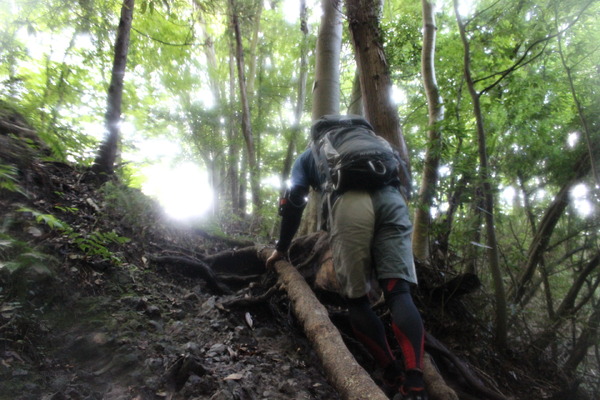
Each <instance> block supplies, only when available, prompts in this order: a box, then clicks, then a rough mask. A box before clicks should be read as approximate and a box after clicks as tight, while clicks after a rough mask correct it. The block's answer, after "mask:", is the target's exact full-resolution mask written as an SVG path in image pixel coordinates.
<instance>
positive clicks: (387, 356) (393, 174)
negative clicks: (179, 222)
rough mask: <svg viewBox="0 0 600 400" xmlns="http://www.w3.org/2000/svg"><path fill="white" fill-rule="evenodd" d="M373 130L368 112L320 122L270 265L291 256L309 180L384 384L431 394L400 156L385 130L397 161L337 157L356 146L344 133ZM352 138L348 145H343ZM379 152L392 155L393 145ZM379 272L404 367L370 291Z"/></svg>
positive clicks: (285, 203) (411, 393)
mask: <svg viewBox="0 0 600 400" xmlns="http://www.w3.org/2000/svg"><path fill="white" fill-rule="evenodd" d="M365 134H369V135H371V136H375V135H374V134H373V128H372V126H371V125H370V124H369V122H367V121H366V120H365V119H364V118H362V117H360V116H353V115H350V116H343V115H336V116H325V117H323V118H321V119H319V120H317V121H316V122H315V123H314V124H313V126H312V127H311V136H312V143H311V145H310V146H309V148H308V149H307V150H305V151H304V152H303V153H302V154H300V156H299V157H298V158H297V159H296V161H295V162H294V165H293V167H292V172H291V178H290V180H291V185H290V187H289V189H288V190H287V191H286V195H285V196H284V197H283V198H282V199H281V202H280V209H279V212H280V215H281V217H282V219H281V231H280V237H279V241H278V242H277V245H276V249H275V251H274V252H273V254H272V255H271V256H270V257H269V258H268V260H267V267H268V268H272V267H273V265H274V264H275V262H276V261H278V260H280V259H282V258H283V257H284V256H285V254H286V252H287V250H288V247H289V246H290V244H291V241H292V238H293V237H294V235H295V234H296V231H297V230H298V227H299V225H300V220H301V217H302V212H303V210H304V208H305V206H306V202H307V196H308V192H309V187H312V188H313V189H315V190H316V191H318V192H320V193H321V195H322V197H323V201H324V203H325V207H324V210H325V214H326V215H325V217H324V219H325V220H326V221H327V224H326V225H327V229H328V231H329V236H330V238H329V240H330V246H331V251H332V257H333V264H334V269H335V272H336V277H337V279H338V281H339V283H340V286H341V288H342V289H341V290H342V293H341V294H342V295H343V296H344V297H345V299H346V302H347V306H348V312H349V317H350V323H351V326H352V329H353V331H354V333H355V335H356V337H357V338H358V339H359V340H360V342H361V343H363V345H364V346H365V347H366V348H367V349H368V350H369V351H370V353H371V354H372V355H373V357H374V359H375V360H376V362H377V364H378V365H379V366H380V367H381V368H382V369H383V381H384V385H385V386H386V387H387V388H388V389H389V388H393V391H394V392H397V393H399V395H398V394H396V396H397V397H395V398H401V399H405V400H426V399H427V394H426V391H425V388H424V381H423V372H422V371H423V351H424V350H423V345H424V329H423V322H422V319H421V315H420V314H419V311H418V310H417V308H416V306H415V304H414V302H413V299H412V296H411V293H410V288H411V286H412V285H415V284H416V283H417V276H416V272H415V267H414V261H413V255H412V248H411V238H410V235H411V232H412V224H411V222H410V219H409V215H408V208H407V205H406V200H405V197H404V195H403V194H402V193H401V189H402V188H401V185H400V180H399V178H398V176H399V175H398V174H399V169H401V165H400V164H399V163H400V161H399V157H398V156H397V153H393V151H392V150H391V146H390V145H389V143H387V142H385V141H384V140H383V139H382V138H380V137H377V139H378V140H379V141H380V142H379V144H377V143H375V142H373V143H375V144H374V145H375V146H381V145H385V146H387V147H389V150H390V151H391V152H392V154H394V155H395V158H394V160H391V159H389V157H387V158H380V159H377V160H375V161H370V160H369V161H367V162H366V164H367V165H368V166H369V167H368V168H355V170H352V168H346V167H344V166H343V165H340V159H341V158H342V159H343V158H344V157H346V159H348V158H352V157H349V156H348V154H336V156H337V158H335V157H334V158H333V159H332V158H331V157H332V156H331V154H332V151H331V150H332V148H336V151H337V150H339V151H340V152H342V153H343V152H344V151H348V149H349V148H352V145H351V144H350V143H349V142H348V141H349V140H350V139H344V137H345V138H348V137H351V136H352V135H354V136H357V137H358V140H361V138H363V137H364V140H367V139H368V140H369V141H372V140H373V138H371V137H369V138H367V137H366V136H364V135H365ZM344 140H346V142H345V145H344V144H341V142H343V141H344ZM381 141H383V142H384V143H383V144H382V143H381ZM336 146H338V147H336ZM344 146H345V147H344ZM369 146H370V145H369V144H366V142H363V143H362V144H360V145H358V146H355V148H359V149H361V150H364V151H359V152H357V153H360V154H358V155H357V156H355V157H354V158H360V157H364V154H365V153H368V151H367V149H368V148H369ZM323 147H325V149H323ZM342 147H344V148H345V150H343V149H342ZM326 153H327V154H329V155H327V154H326ZM334 153H335V151H334ZM377 153H378V154H379V153H386V154H387V151H378V152H377ZM328 157H330V158H329V159H328ZM332 160H333V161H332ZM336 160H337V161H336ZM336 162H338V164H335V163H336ZM350 163H352V160H350ZM390 163H392V164H390ZM332 164H333V165H332ZM355 164H356V163H355ZM363 164H364V162H363ZM390 166H391V167H390ZM394 168H395V169H394ZM369 174H371V175H369ZM372 277H374V278H375V279H376V280H375V282H378V284H379V287H380V288H381V290H382V291H383V295H384V298H385V301H386V304H387V306H388V307H389V309H390V312H391V316H392V329H393V332H394V335H395V338H396V340H397V341H398V344H399V345H400V349H401V350H402V354H403V359H404V368H403V367H402V363H401V362H400V361H399V360H396V359H395V356H394V354H393V353H392V351H391V349H390V346H389V344H388V342H387V339H386V333H385V328H384V325H383V323H382V321H381V320H380V319H379V317H378V316H377V314H375V312H374V311H373V310H372V308H371V303H370V301H369V297H368V293H369V291H370V290H371V283H370V282H371V278H372Z"/></svg>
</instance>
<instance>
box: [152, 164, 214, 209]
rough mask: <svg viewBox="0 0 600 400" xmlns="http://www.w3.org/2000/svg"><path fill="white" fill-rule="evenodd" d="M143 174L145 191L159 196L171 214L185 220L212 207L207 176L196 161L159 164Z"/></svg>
mask: <svg viewBox="0 0 600 400" xmlns="http://www.w3.org/2000/svg"><path fill="white" fill-rule="evenodd" d="M141 173H142V174H143V175H145V176H146V177H147V181H146V182H145V183H144V184H143V185H142V191H143V192H144V193H146V194H147V195H149V196H152V197H154V198H156V199H157V200H158V201H159V202H160V204H161V205H162V206H163V208H164V209H165V211H166V213H167V214H168V215H169V216H171V217H173V218H176V219H179V220H184V219H190V218H195V217H201V216H203V215H204V214H206V213H207V211H209V210H210V208H211V206H212V203H213V198H212V194H211V193H212V190H211V189H210V186H209V184H208V176H207V174H206V172H204V171H202V170H201V169H200V168H199V167H198V166H197V165H195V164H194V163H192V162H189V161H188V162H183V163H181V164H177V165H174V166H172V165H169V164H168V163H162V164H156V165H153V166H150V167H146V168H143V169H142V171H141Z"/></svg>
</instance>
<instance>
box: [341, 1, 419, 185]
mask: <svg viewBox="0 0 600 400" xmlns="http://www.w3.org/2000/svg"><path fill="white" fill-rule="evenodd" d="M381 5H382V4H381V2H380V1H378V0H348V1H347V2H346V6H347V10H348V22H349V27H350V36H351V37H352V43H353V47H354V55H355V58H356V64H357V66H358V70H359V74H360V88H361V92H362V99H363V107H364V111H365V117H366V119H367V120H368V121H369V122H370V123H371V125H373V128H374V129H375V132H377V134H378V135H380V136H382V137H383V138H385V139H386V140H387V141H388V142H390V144H391V145H392V146H394V147H395V148H396V149H397V150H398V152H399V154H400V157H401V158H402V159H403V161H404V162H405V163H406V166H407V168H408V169H409V170H410V160H409V157H408V150H407V148H406V143H405V142H404V136H403V135H402V128H401V126H400V120H399V118H398V111H397V108H396V107H395V105H394V104H393V103H392V97H391V91H392V81H391V78H390V73H389V68H388V65H387V61H386V57H385V53H384V51H383V41H382V37H381V31H380V29H379V15H380V12H381ZM400 179H401V183H402V185H403V186H404V187H406V188H410V186H411V184H410V176H404V174H401V175H400ZM407 194H408V195H410V193H407Z"/></svg>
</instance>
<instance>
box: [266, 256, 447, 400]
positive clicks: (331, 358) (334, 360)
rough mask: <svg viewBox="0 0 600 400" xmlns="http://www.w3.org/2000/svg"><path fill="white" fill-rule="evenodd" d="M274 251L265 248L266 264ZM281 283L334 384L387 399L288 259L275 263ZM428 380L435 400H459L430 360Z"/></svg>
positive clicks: (351, 395) (346, 395) (346, 393)
mask: <svg viewBox="0 0 600 400" xmlns="http://www.w3.org/2000/svg"><path fill="white" fill-rule="evenodd" d="M272 252H273V249H261V250H259V251H258V256H259V258H260V259H262V260H263V261H266V260H267V258H268V257H269V256H270V255H271V253H272ZM275 270H276V272H277V274H278V276H279V282H280V283H281V284H282V285H283V286H284V288H285V290H286V292H287V294H288V297H289V298H290V301H291V303H292V307H293V310H294V314H295V315H296V318H298V320H299V321H300V323H301V324H302V326H303V328H304V333H305V334H306V336H307V338H308V339H309V340H310V341H311V343H312V345H313V347H314V350H315V352H316V353H317V355H318V357H319V359H320V360H321V363H322V365H323V369H324V370H325V374H326V375H327V378H328V380H329V382H330V383H331V385H332V386H333V387H334V388H335V389H336V390H337V391H338V393H339V394H340V395H341V396H342V398H343V399H348V400H350V399H352V400H354V399H356V400H370V399H375V400H385V399H387V396H386V395H385V394H384V393H383V392H382V391H381V389H380V388H379V387H378V386H377V385H376V384H375V382H373V380H372V379H371V377H370V375H369V374H368V373H367V372H366V371H365V370H364V369H363V368H362V367H361V366H360V365H359V364H358V363H357V362H356V360H355V358H354V356H353V355H352V353H351V352H350V350H348V348H347V347H346V344H345V343H344V341H343V339H342V336H341V335H340V333H339V331H338V330H337V328H336V327H335V325H333V323H332V322H331V320H330V319H329V315H328V312H327V309H326V308H325V307H324V306H323V305H322V304H321V303H320V302H319V300H318V299H317V298H316V296H315V294H314V292H313V291H312V289H311V288H310V286H309V285H308V284H307V283H306V281H305V280H304V278H303V277H302V275H300V273H299V272H298V271H297V270H296V268H294V266H293V265H291V264H290V263H289V262H287V261H285V260H280V261H278V262H276V263H275ZM424 378H425V384H426V386H427V390H428V393H429V397H430V399H431V400H458V396H457V395H456V393H455V392H454V390H452V389H451V388H450V387H449V386H448V385H446V384H445V382H444V380H443V378H442V377H441V376H440V374H439V372H438V371H437V368H436V367H435V365H434V364H433V362H432V361H431V359H430V357H425V360H424Z"/></svg>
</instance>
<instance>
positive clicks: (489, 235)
mask: <svg viewBox="0 0 600 400" xmlns="http://www.w3.org/2000/svg"><path fill="white" fill-rule="evenodd" d="M454 12H455V14H456V21H457V23H458V29H459V31H460V36H461V39H462V42H463V47H464V65H463V67H464V75H465V80H466V82H467V87H468V89H469V93H470V95H471V100H472V102H473V113H474V116H475V120H476V127H477V139H478V148H479V168H480V172H479V174H480V179H481V184H482V189H483V212H484V218H485V227H486V244H487V254H488V262H489V264H490V271H491V274H492V280H493V282H494V299H495V303H496V304H495V314H496V327H495V336H496V343H497V344H498V346H499V347H500V348H501V349H506V347H507V335H508V317H507V309H506V293H505V290H504V283H503V281H502V271H501V270H500V256H499V251H498V241H497V239H496V228H495V225H494V197H493V193H492V185H491V183H490V174H489V166H488V159H487V145H486V132H485V128H484V126H483V114H482V111H481V103H480V94H479V93H477V91H476V90H475V83H474V82H473V77H472V75H471V55H470V45H469V39H468V38H467V33H466V31H465V25H464V24H463V22H462V19H461V17H460V13H459V11H458V0H454Z"/></svg>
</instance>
